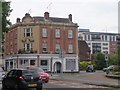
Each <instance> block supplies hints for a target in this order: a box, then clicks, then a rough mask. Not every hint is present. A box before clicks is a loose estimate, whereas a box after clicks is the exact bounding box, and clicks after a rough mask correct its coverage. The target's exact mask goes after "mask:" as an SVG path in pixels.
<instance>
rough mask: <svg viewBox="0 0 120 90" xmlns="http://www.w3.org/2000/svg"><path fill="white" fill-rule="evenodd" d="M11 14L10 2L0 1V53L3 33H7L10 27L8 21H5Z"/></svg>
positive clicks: (0, 51)
mask: <svg viewBox="0 0 120 90" xmlns="http://www.w3.org/2000/svg"><path fill="white" fill-rule="evenodd" d="M11 12H12V9H11V8H10V2H5V1H4V0H2V1H0V53H2V52H3V45H2V44H3V40H4V32H7V31H8V30H9V29H8V27H9V26H10V25H11V22H10V20H8V19H7V17H9V16H10V13H11Z"/></svg>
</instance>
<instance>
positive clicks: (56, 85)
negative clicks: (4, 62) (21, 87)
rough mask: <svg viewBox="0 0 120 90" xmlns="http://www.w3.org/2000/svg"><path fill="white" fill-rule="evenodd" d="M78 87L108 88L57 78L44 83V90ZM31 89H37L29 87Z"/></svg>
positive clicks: (0, 87)
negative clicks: (58, 79)
mask: <svg viewBox="0 0 120 90" xmlns="http://www.w3.org/2000/svg"><path fill="white" fill-rule="evenodd" d="M73 88H74V89H75V88H76V89H78V88H96V89H97V88H98V89H99V88H106V87H101V86H95V85H86V84H81V83H75V82H68V81H56V80H50V81H49V83H44V84H43V90H52V89H54V90H55V89H56V90H58V89H59V90H64V89H73ZM0 89H2V85H1V84H0ZM29 90H35V88H33V89H29Z"/></svg>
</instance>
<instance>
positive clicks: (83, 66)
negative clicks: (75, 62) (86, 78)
mask: <svg viewBox="0 0 120 90" xmlns="http://www.w3.org/2000/svg"><path fill="white" fill-rule="evenodd" d="M90 64H91V61H88V62H87V61H82V62H80V70H86V68H87V66H88V65H90Z"/></svg>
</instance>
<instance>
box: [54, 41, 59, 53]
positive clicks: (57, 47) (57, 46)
mask: <svg viewBox="0 0 120 90" xmlns="http://www.w3.org/2000/svg"><path fill="white" fill-rule="evenodd" d="M55 49H56V52H59V50H60V44H59V43H57V44H56V47H55Z"/></svg>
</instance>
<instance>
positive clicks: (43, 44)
mask: <svg viewBox="0 0 120 90" xmlns="http://www.w3.org/2000/svg"><path fill="white" fill-rule="evenodd" d="M44 48H45V49H46V51H47V43H42V51H43V52H46V51H44Z"/></svg>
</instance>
